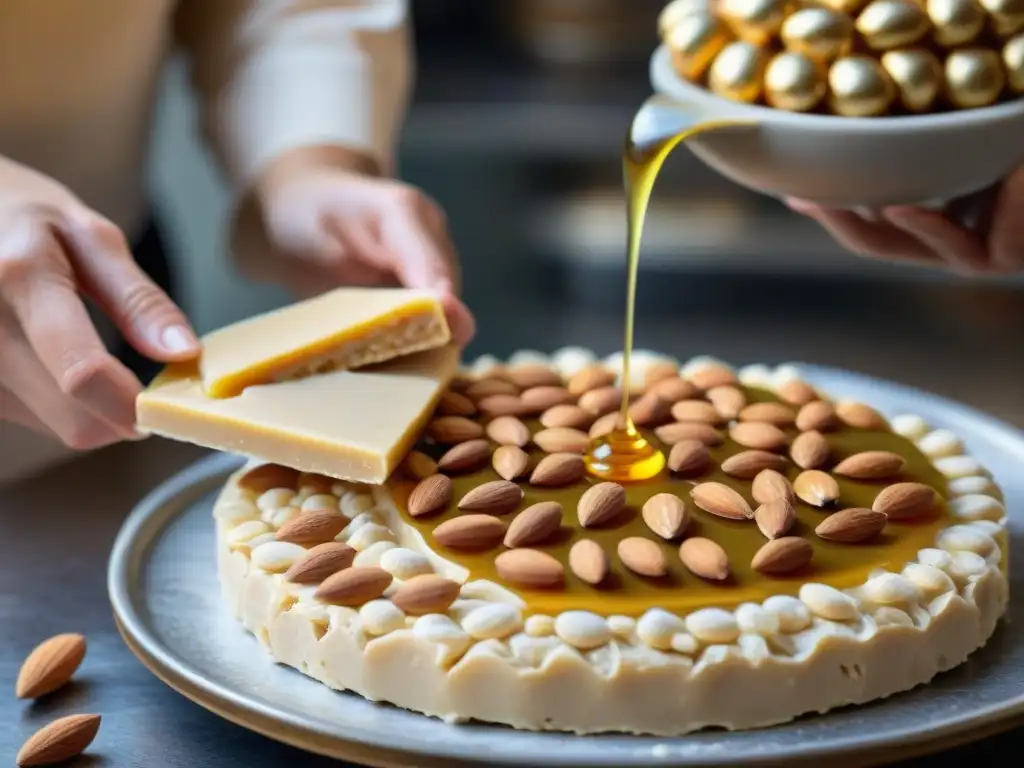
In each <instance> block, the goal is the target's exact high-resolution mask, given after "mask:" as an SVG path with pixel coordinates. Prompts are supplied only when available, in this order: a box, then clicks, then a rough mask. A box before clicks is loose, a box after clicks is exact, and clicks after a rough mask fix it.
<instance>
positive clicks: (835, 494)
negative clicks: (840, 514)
mask: <svg viewBox="0 0 1024 768" xmlns="http://www.w3.org/2000/svg"><path fill="white" fill-rule="evenodd" d="M793 492H794V493H795V494H796V495H797V498H799V499H800V500H801V501H804V502H806V503H808V504H810V505H811V506H812V507H825V506H828V505H829V504H832V503H834V502H835V501H836V500H837V499H838V498H839V483H837V482H836V479H835V478H834V477H832V475H830V474H828V473H827V472H822V471H821V470H820V469H808V470H806V471H804V472H801V473H800V474H799V475H797V476H796V480H794V481H793Z"/></svg>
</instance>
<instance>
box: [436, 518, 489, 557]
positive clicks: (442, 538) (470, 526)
mask: <svg viewBox="0 0 1024 768" xmlns="http://www.w3.org/2000/svg"><path fill="white" fill-rule="evenodd" d="M504 537H505V523H503V522H502V521H501V520H499V519H498V518H496V517H493V516H492V515H484V514H473V515H461V516H459V517H453V518H451V519H450V520H445V521H444V522H443V523H441V524H440V525H439V526H437V528H435V529H434V540H435V541H436V542H437V543H438V544H442V545H444V546H446V547H450V548H451V549H490V548H491V547H493V546H495V545H496V544H497V543H498V542H499V541H501V540H502V539H503V538H504Z"/></svg>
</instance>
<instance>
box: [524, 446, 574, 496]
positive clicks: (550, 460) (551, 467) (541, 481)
mask: <svg viewBox="0 0 1024 768" xmlns="http://www.w3.org/2000/svg"><path fill="white" fill-rule="evenodd" d="M586 471H587V467H586V465H585V464H584V463H583V457H582V456H580V455H579V454H578V453H552V454H550V455H548V456H545V457H544V458H543V459H541V460H540V461H538V462H537V466H536V467H535V468H534V470H533V473H532V474H531V475H530V484H531V485H541V486H546V487H549V488H555V487H558V486H563V485H572V484H573V483H576V482H579V481H580V480H581V479H583V475H584V474H586Z"/></svg>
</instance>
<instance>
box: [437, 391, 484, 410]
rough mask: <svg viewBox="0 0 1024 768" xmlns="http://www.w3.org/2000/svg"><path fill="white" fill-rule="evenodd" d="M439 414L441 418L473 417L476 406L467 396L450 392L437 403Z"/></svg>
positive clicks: (443, 395) (444, 394)
mask: <svg viewBox="0 0 1024 768" xmlns="http://www.w3.org/2000/svg"><path fill="white" fill-rule="evenodd" d="M437 413H438V414H439V415H441V416H472V415H473V414H475V413H476V405H474V404H473V401H472V400H471V399H469V398H468V397H466V395H462V394H459V393H458V392H452V391H451V390H448V391H447V392H445V393H443V394H442V395H441V398H440V399H439V400H438V401H437Z"/></svg>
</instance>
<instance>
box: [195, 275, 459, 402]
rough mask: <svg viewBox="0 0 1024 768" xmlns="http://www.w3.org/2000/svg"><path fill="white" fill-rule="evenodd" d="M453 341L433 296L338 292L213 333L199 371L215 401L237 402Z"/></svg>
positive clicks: (383, 290) (409, 291) (400, 291)
mask: <svg viewBox="0 0 1024 768" xmlns="http://www.w3.org/2000/svg"><path fill="white" fill-rule="evenodd" d="M450 339H451V332H450V330H449V328H448V323H447V321H446V320H445V316H444V310H443V308H442V306H441V302H440V300H439V299H438V298H437V297H436V296H434V295H433V294H430V293H427V292H425V291H418V290H412V289H408V288H338V289H337V290H333V291H329V292H327V293H325V294H322V295H320V296H317V297H315V298H312V299H308V300H306V301H300V302H298V303H296V304H292V305H290V306H287V307H282V308H281V309H277V310H273V311H271V312H266V313H264V314H261V315H257V316H256V317H251V318H249V319H247V320H242V321H240V322H237V323H233V324H232V325H229V326H226V327H224V328H221V329H219V330H216V331H213V332H212V333H209V334H207V335H206V336H204V337H203V340H202V341H203V354H202V358H201V359H200V362H199V372H200V374H201V376H202V384H203V387H204V388H205V389H206V392H207V394H209V395H210V396H211V397H234V396H235V395H238V394H239V393H241V392H242V391H243V390H244V389H245V388H246V387H251V386H253V385H256V384H270V383H272V382H275V381H282V380H285V379H291V378H297V377H301V376H304V375H308V374H310V373H318V372H323V371H331V370H352V369H355V368H361V367H364V366H367V365H375V364H377V363H383V362H385V361H387V360H391V359H393V358H396V357H401V356H403V355H408V354H412V353H414V352H421V351H423V350H427V349H435V348H437V347H443V346H444V345H446V344H447V343H448V342H449V341H450Z"/></svg>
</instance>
